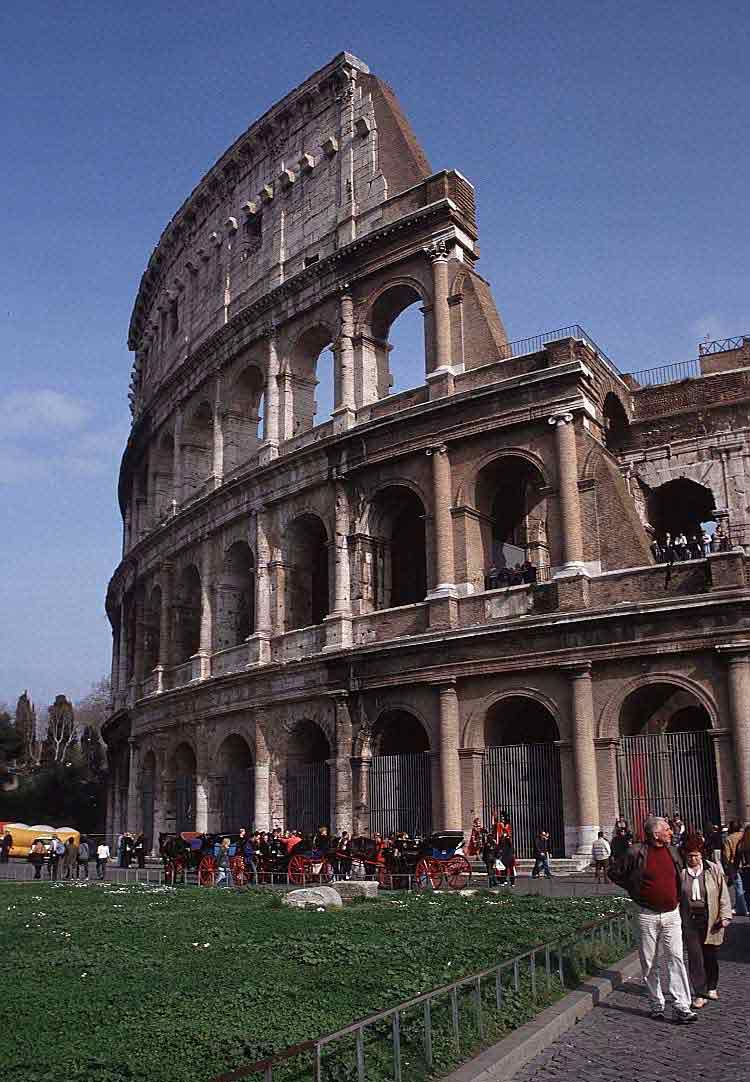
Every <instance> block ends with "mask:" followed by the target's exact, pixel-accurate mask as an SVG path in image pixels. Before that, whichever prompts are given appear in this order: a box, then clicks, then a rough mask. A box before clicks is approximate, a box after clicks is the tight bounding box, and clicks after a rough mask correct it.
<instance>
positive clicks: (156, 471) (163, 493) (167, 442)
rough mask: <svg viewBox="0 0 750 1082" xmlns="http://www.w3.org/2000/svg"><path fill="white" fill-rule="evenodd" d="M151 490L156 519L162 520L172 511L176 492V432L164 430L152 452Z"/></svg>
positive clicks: (157, 520)
mask: <svg viewBox="0 0 750 1082" xmlns="http://www.w3.org/2000/svg"><path fill="white" fill-rule="evenodd" d="M151 455H152V457H151V492H152V500H153V509H154V519H155V521H156V522H157V523H158V522H161V521H162V520H163V519H165V518H166V517H167V516H168V515H169V514H170V513H171V511H172V504H173V501H174V498H175V492H174V433H173V432H172V431H171V430H169V431H167V432H162V433H161V434H160V435H159V437H158V439H157V440H156V442H155V444H154V446H153V448H152V452H151Z"/></svg>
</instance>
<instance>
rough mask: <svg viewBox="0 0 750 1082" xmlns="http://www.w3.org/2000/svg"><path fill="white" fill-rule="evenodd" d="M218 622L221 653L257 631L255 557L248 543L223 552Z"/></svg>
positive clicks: (219, 583)
mask: <svg viewBox="0 0 750 1082" xmlns="http://www.w3.org/2000/svg"><path fill="white" fill-rule="evenodd" d="M215 620H216V644H217V648H218V649H219V650H223V649H225V648H227V647H230V646H239V645H240V643H242V642H244V641H245V639H247V638H248V637H249V636H250V635H252V634H253V633H254V631H255V557H254V555H253V551H252V549H251V548H250V546H249V545H248V543H247V542H246V541H239V540H238V541H235V542H234V543H233V544H231V545H230V546H229V547H228V548H227V550H226V552H225V553H224V560H223V564H222V569H221V574H220V577H219V581H218V583H217V585H216V615H215Z"/></svg>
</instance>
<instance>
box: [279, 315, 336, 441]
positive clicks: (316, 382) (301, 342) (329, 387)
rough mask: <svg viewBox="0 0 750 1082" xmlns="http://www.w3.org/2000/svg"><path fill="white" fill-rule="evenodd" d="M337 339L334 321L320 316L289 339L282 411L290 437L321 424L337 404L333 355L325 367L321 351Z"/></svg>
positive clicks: (286, 430)
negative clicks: (324, 319)
mask: <svg viewBox="0 0 750 1082" xmlns="http://www.w3.org/2000/svg"><path fill="white" fill-rule="evenodd" d="M335 339H336V333H335V331H334V330H333V329H332V327H331V326H330V324H328V323H326V322H324V321H323V320H321V319H319V318H317V319H314V320H312V321H311V322H309V323H306V325H305V326H304V327H303V328H301V329H300V330H299V331H298V332H297V334H295V336H294V337H293V338H292V339H291V340H290V342H289V346H288V352H287V355H286V358H285V361H284V363H283V365H282V383H283V387H284V391H283V393H284V399H285V401H284V404H283V406H282V409H281V414H282V416H283V417H285V418H286V420H285V426H284V437H285V438H286V439H291V438H293V437H294V436H298V435H300V434H301V433H302V432H307V431H308V430H309V429H311V428H312V427H313V426H314V425H315V424H320V423H321V422H322V421H324V420H326V419H327V417H328V415H329V414H330V413H331V412H332V410H333V408H334V406H335V405H337V402H336V393H335V387H334V372H333V368H334V365H333V359H332V358H331V360H330V362H329V363H328V364H327V367H326V370H325V371H321V366H320V363H319V362H320V357H321V354H322V353H323V351H324V350H325V349H327V348H332V347H333V343H334V341H335ZM318 387H320V390H318ZM321 407H324V408H321ZM323 414H325V416H323Z"/></svg>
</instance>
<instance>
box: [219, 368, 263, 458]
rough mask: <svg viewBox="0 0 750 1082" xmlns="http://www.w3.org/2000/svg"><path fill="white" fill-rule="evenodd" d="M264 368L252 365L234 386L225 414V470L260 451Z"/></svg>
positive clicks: (241, 373) (242, 373)
mask: <svg viewBox="0 0 750 1082" xmlns="http://www.w3.org/2000/svg"><path fill="white" fill-rule="evenodd" d="M264 390H265V376H264V374H263V370H262V369H261V368H260V367H258V366H257V365H254V364H249V365H248V366H247V367H246V368H244V369H243V370H242V372H240V374H239V376H238V377H237V379H236V380H235V381H234V383H233V384H232V385H231V387H230V389H229V393H228V395H227V400H226V408H225V410H224V415H223V436H224V472H225V473H229V472H231V470H233V469H236V468H237V467H238V466H241V465H242V464H243V463H244V462H247V461H248V460H249V459H251V458H252V457H253V455H255V454H256V453H257V450H258V447H259V446H260V444H261V441H262V428H261V421H262V415H263V392H264Z"/></svg>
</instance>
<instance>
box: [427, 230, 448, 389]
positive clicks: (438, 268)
mask: <svg viewBox="0 0 750 1082" xmlns="http://www.w3.org/2000/svg"><path fill="white" fill-rule="evenodd" d="M425 253H426V255H427V257H428V258H429V260H430V261H431V263H432V319H433V327H434V332H435V333H434V343H435V346H434V348H435V355H434V364H433V366H432V369H431V371H429V372H428V373H427V383H428V385H429V388H430V398H441V397H442V396H443V395H446V394H452V393H453V368H452V367H451V325H450V312H449V308H448V244H447V242H446V241H445V240H437V241H435V242H434V243H433V244H431V245H430V246H429V248H425Z"/></svg>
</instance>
